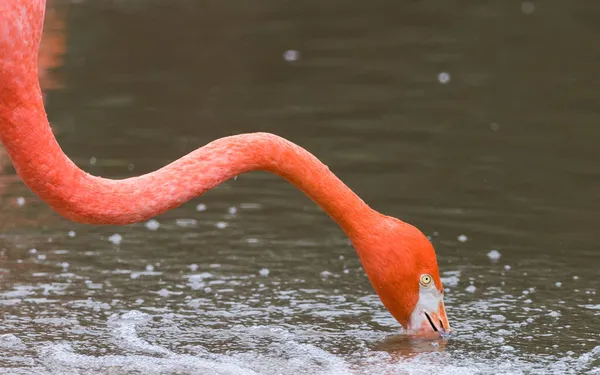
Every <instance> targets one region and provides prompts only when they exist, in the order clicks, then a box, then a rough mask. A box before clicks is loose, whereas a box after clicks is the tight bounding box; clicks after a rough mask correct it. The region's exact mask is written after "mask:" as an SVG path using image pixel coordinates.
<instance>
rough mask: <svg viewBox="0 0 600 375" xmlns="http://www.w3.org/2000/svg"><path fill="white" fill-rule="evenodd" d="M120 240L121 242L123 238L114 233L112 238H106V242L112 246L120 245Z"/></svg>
mask: <svg viewBox="0 0 600 375" xmlns="http://www.w3.org/2000/svg"><path fill="white" fill-rule="evenodd" d="M122 240H123V236H121V235H120V234H118V233H115V234H113V235H112V236H110V237H108V242H110V243H112V244H113V245H119V244H121V241H122Z"/></svg>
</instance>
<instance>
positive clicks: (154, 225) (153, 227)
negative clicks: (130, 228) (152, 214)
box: [145, 219, 160, 231]
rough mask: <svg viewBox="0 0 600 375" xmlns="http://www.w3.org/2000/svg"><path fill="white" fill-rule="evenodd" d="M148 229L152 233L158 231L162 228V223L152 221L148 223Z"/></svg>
mask: <svg viewBox="0 0 600 375" xmlns="http://www.w3.org/2000/svg"><path fill="white" fill-rule="evenodd" d="M145 225H146V228H147V229H148V230H151V231H155V230H158V228H160V223H159V222H158V221H157V220H154V219H151V220H148V221H147V222H146V224H145Z"/></svg>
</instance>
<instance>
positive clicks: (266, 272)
mask: <svg viewBox="0 0 600 375" xmlns="http://www.w3.org/2000/svg"><path fill="white" fill-rule="evenodd" d="M270 272H271V271H269V269H268V268H262V269H261V270H259V271H258V274H259V275H261V276H263V277H267V276H269V273H270Z"/></svg>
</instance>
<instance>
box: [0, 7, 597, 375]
mask: <svg viewBox="0 0 600 375" xmlns="http://www.w3.org/2000/svg"><path fill="white" fill-rule="evenodd" d="M599 38H600V3H598V4H596V3H595V2H589V1H570V2H567V1H559V0H546V1H532V2H530V1H524V2H522V1H483V2H476V3H469V2H464V1H452V0H450V1H435V0H420V1H404V2H393V1H387V0H372V1H369V2H347V1H346V2H342V1H328V2H322V1H313V0H306V1H296V2H291V1H271V0H257V1H254V2H251V3H249V2H245V1H237V0H230V1H222V0H220V1H216V0H214V1H213V0H209V1H192V0H171V1H166V0H144V1H141V0H112V1H109V0H100V1H62V0H54V1H49V2H48V8H47V14H46V23H45V31H44V39H43V42H42V46H41V49H40V60H39V63H40V81H41V84H42V87H43V89H44V97H45V102H46V106H47V111H48V114H49V118H50V121H51V124H52V127H53V129H54V131H55V134H56V136H57V138H58V141H59V143H60V144H61V146H62V147H63V149H64V151H65V152H66V153H67V155H69V156H70V157H71V158H72V159H73V160H74V161H75V162H76V163H77V164H78V165H79V166H81V167H82V168H83V169H85V170H86V171H88V172H90V173H92V174H96V175H101V176H104V177H111V178H125V177H129V176H134V175H139V174H142V173H146V172H150V171H152V170H155V169H157V168H159V167H161V166H163V165H165V164H167V163H169V162H171V161H173V160H175V159H177V158H179V157H180V156H182V155H184V154H185V153H187V152H190V151H192V150H194V149H196V148H197V147H200V146H202V145H204V144H206V143H208V142H210V141H212V140H214V139H216V138H219V137H223V136H227V135H231V134H238V133H243V132H254V131H267V132H273V133H276V134H278V135H280V136H283V137H285V138H288V139H289V140H291V141H293V142H295V143H297V144H299V145H301V146H303V147H305V148H306V149H308V150H309V151H311V152H312V153H314V154H315V155H316V156H317V157H318V158H320V159H321V160H322V161H323V162H324V163H325V164H327V165H328V166H329V167H330V169H331V170H332V171H333V172H334V173H336V174H337V175H338V176H339V177H340V178H341V179H342V180H343V181H344V182H346V183H347V184H348V185H349V186H350V187H351V188H352V189H353V190H355V191H356V192H357V193H358V194H359V195H360V196H361V197H362V198H363V199H364V200H365V201H366V202H368V203H369V204H370V205H371V206H372V207H374V208H375V209H377V210H379V211H381V212H383V213H385V214H388V215H392V216H396V217H399V218H401V219H402V220H405V221H408V222H410V223H412V224H414V225H416V226H417V227H419V228H420V229H421V230H422V231H423V232H424V233H425V234H427V235H428V236H429V237H430V239H431V241H432V243H433V244H434V246H435V248H436V251H437V254H438V261H439V264H440V270H441V272H442V274H443V279H444V283H445V287H446V296H447V297H446V300H447V302H446V303H447V310H448V314H449V319H450V323H451V325H452V326H453V328H454V329H455V330H456V331H457V333H456V335H455V337H453V338H452V339H450V340H449V341H448V342H443V343H439V342H422V341H415V340H411V339H408V338H406V337H404V336H402V335H399V333H400V332H401V328H400V326H399V325H398V324H397V323H396V322H395V321H394V320H393V318H392V317H391V316H390V315H389V314H388V313H387V312H386V311H385V309H384V308H383V306H382V305H381V304H380V302H379V300H378V299H377V297H376V295H375V294H374V292H373V290H372V288H371V286H370V284H369V282H368V280H367V278H366V277H365V275H364V272H363V271H362V268H361V267H360V263H359V261H358V259H357V257H356V255H355V253H354V250H353V248H352V247H351V246H350V245H349V243H348V240H347V239H346V238H345V236H344V234H343V232H342V231H341V230H340V229H339V228H338V227H337V226H336V225H335V223H334V222H332V221H331V220H330V219H329V218H328V217H327V216H326V215H325V214H323V213H322V212H321V210H320V209H318V208H317V207H316V206H315V205H314V204H313V203H312V202H311V201H310V200H309V199H308V198H306V197H305V196H304V195H302V193H300V192H298V191H296V190H295V188H293V187H292V186H291V185H288V184H287V183H286V182H284V181H283V180H281V179H279V178H278V177H275V176H272V175H269V174H266V173H261V172H258V173H252V174H246V175H242V176H240V177H239V178H238V179H236V180H231V181H228V182H226V183H225V184H223V185H221V186H219V187H218V188H217V189H215V190H213V191H211V192H209V193H207V194H205V195H204V196H202V197H200V198H198V199H196V200H194V201H192V202H189V203H187V204H185V205H184V206H183V207H181V208H179V209H176V210H174V211H172V212H169V213H167V214H165V215H162V216H160V217H158V218H156V219H155V220H153V221H151V222H149V223H142V224H137V225H130V226H126V227H106V226H102V227H99V226H83V225H77V224H74V223H71V222H69V221H67V220H65V219H63V218H61V217H59V216H58V215H57V214H55V213H54V212H52V211H51V210H50V209H49V208H48V207H47V206H46V205H45V204H43V203H42V202H41V201H40V200H39V199H37V197H35V196H34V195H32V194H31V193H30V192H29V190H28V189H27V188H26V187H25V186H24V185H23V184H22V183H21V182H20V181H19V179H18V177H17V176H16V175H15V172H14V169H13V168H12V166H11V164H10V160H8V158H7V157H6V156H5V154H4V153H2V158H1V159H0V160H1V163H2V164H1V168H2V174H1V176H0V193H1V196H0V204H1V205H2V210H3V215H2V217H1V218H0V233H1V234H0V241H1V242H0V259H1V261H2V263H0V317H3V321H2V322H3V323H2V328H0V335H1V336H0V348H2V353H0V364H2V365H3V366H4V367H5V369H6V370H0V373H2V372H3V371H8V373H33V372H34V371H38V372H37V373H75V372H77V371H79V372H80V373H86V372H85V371H91V372H89V373H99V372H100V373H131V372H135V371H138V372H140V371H141V372H143V373H161V374H162V373H206V371H211V373H224V374H230V373H231V374H242V373H248V374H255V373H259V374H278V373H282V371H283V370H285V372H283V373H289V372H295V373H298V374H304V373H306V374H315V373H322V374H346V373H359V374H362V373H364V374H370V373H390V374H396V373H398V374H401V373H402V374H404V373H408V374H413V373H422V372H420V371H425V372H424V373H442V372H443V373H446V374H455V373H456V374H458V373H460V374H463V373H465V374H480V373H494V374H500V373H503V374H504V373H506V374H521V373H540V374H553V373H557V374H569V373H573V374H580V373H581V374H583V373H588V374H600V369H599V368H600V326H599V324H598V322H599V321H600V320H599V316H600V301H599V298H598V295H597V292H598V289H599V287H600V281H599V276H600V271H599V267H598V266H599V265H600V255H599V254H598V251H599V248H598V244H597V240H596V239H597V229H596V227H597V225H598V223H600V195H599V194H598V191H599V188H600V169H599V168H598V161H599V160H600V147H598V144H599V140H600V127H599V126H598V123H599V120H600V113H599V111H598V98H599V96H598V94H597V90H598V89H599V88H600V75H598V66H600V45H599V44H598V43H597V41H598V40H599ZM499 359H500V360H499ZM203 371H204V372H203ZM288 371H289V372H288Z"/></svg>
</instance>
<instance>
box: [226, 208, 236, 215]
mask: <svg viewBox="0 0 600 375" xmlns="http://www.w3.org/2000/svg"><path fill="white" fill-rule="evenodd" d="M227 212H229V214H230V215H235V214H236V213H237V208H236V207H229V209H228V210H227Z"/></svg>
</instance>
